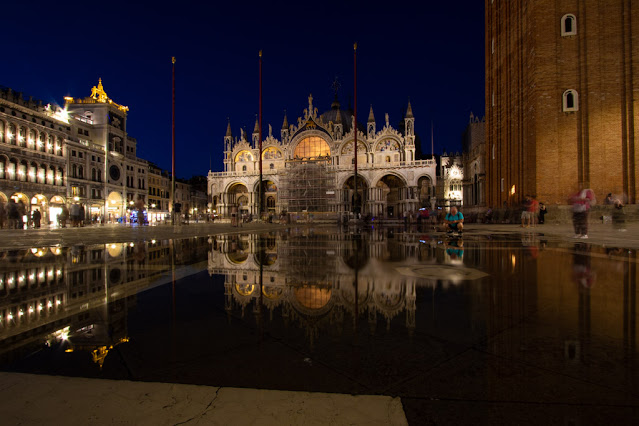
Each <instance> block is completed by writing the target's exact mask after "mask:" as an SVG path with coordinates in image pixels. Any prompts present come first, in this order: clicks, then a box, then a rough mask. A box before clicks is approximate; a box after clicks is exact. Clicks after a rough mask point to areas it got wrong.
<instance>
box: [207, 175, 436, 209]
mask: <svg viewBox="0 0 639 426" xmlns="http://www.w3.org/2000/svg"><path fill="white" fill-rule="evenodd" d="M263 182H264V183H263V185H264V188H265V190H264V198H263V200H264V202H265V204H266V205H265V207H266V208H265V210H266V211H267V212H269V213H273V214H277V213H278V212H279V211H281V210H282V209H287V210H288V211H290V212H300V211H301V210H299V209H298V208H297V207H299V206H298V204H300V205H301V204H304V205H306V206H307V207H306V208H304V209H303V210H308V211H309V212H312V211H318V212H320V211H321V212H328V211H331V212H334V213H338V214H340V212H350V211H352V210H353V207H355V210H356V211H358V212H361V213H362V214H364V215H366V214H370V215H371V216H374V217H379V218H382V217H387V218H393V217H401V216H400V215H402V214H403V213H404V212H415V211H417V209H419V208H421V207H429V208H430V207H431V205H430V203H431V199H432V197H434V196H435V188H434V186H433V180H432V178H431V177H430V176H428V175H424V176H421V177H420V178H419V179H418V180H417V186H408V184H407V182H406V180H405V179H404V178H403V177H402V176H400V175H396V174H391V173H389V174H385V175H384V176H382V177H381V178H379V179H378V180H377V181H376V182H375V184H374V185H373V186H371V185H370V184H369V182H368V179H366V177H364V176H362V175H360V176H358V182H357V194H356V193H355V179H354V177H353V176H349V177H347V178H345V179H344V180H343V181H342V183H341V184H340V185H338V186H337V187H336V188H335V189H333V190H332V193H333V194H334V195H330V196H327V198H326V201H317V200H314V201H313V200H310V201H308V202H301V203H300V202H299V201H297V202H296V201H295V200H293V199H289V200H288V202H287V201H286V200H284V199H281V198H280V194H279V192H278V187H277V185H276V184H275V183H274V182H273V181H270V180H264V181H263ZM329 190H330V188H329ZM285 192H287V191H285ZM288 192H291V191H290V190H289V191H288ZM210 194H211V202H212V206H213V208H214V209H215V210H216V212H219V214H221V215H222V216H227V215H229V214H232V213H233V212H234V211H238V212H240V213H254V214H256V213H257V210H256V209H257V208H258V206H259V200H258V183H257V182H255V184H254V185H252V188H251V185H247V184H246V183H244V182H237V181H234V182H232V183H230V184H229V185H228V186H227V187H226V188H225V189H224V190H223V192H219V193H217V192H216V191H215V189H214V187H213V186H211V188H210ZM289 196H290V194H289ZM302 198H303V197H302ZM313 202H316V204H317V203H319V204H317V205H314V204H313ZM296 206H297V207H296Z"/></svg>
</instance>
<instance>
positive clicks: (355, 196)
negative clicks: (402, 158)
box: [353, 43, 358, 219]
mask: <svg viewBox="0 0 639 426" xmlns="http://www.w3.org/2000/svg"><path fill="white" fill-rule="evenodd" d="M353 63H354V68H353V80H354V89H355V90H354V91H355V93H354V98H355V103H354V105H353V118H354V122H353V135H354V139H353V152H354V154H355V161H354V164H355V177H354V181H355V194H354V195H353V213H354V214H355V219H357V213H358V211H357V206H358V202H357V196H358V194H357V43H355V44H354V45H353Z"/></svg>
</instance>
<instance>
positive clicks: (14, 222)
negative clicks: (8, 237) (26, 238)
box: [7, 198, 18, 229]
mask: <svg viewBox="0 0 639 426" xmlns="http://www.w3.org/2000/svg"><path fill="white" fill-rule="evenodd" d="M7 217H8V219H9V229H17V228H18V205H17V204H16V201H15V200H14V199H13V198H12V199H11V200H9V206H8V207H7Z"/></svg>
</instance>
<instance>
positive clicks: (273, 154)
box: [262, 146, 283, 160]
mask: <svg viewBox="0 0 639 426" xmlns="http://www.w3.org/2000/svg"><path fill="white" fill-rule="evenodd" d="M282 157H283V155H282V151H280V150H279V149H278V148H275V147H272V146H271V147H268V148H266V149H265V150H264V151H263V152H262V160H281V159H282Z"/></svg>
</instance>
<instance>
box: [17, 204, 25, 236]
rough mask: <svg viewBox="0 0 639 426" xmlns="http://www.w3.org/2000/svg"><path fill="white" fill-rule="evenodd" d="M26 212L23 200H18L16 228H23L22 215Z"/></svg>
mask: <svg viewBox="0 0 639 426" xmlns="http://www.w3.org/2000/svg"><path fill="white" fill-rule="evenodd" d="M26 214H27V208H26V207H25V205H24V202H23V201H22V200H20V201H19V202H18V229H24V216H25V215H26Z"/></svg>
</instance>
